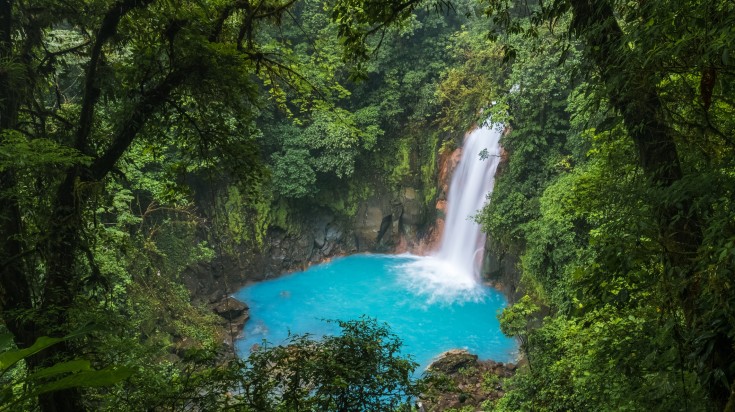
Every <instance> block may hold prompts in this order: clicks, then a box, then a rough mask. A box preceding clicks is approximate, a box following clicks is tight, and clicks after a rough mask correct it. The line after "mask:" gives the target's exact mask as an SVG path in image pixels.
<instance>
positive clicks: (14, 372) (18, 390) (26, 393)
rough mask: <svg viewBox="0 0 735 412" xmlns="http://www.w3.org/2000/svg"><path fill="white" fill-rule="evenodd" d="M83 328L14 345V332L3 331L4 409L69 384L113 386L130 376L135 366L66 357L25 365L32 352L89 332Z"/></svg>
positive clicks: (0, 393) (0, 394) (0, 399)
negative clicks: (31, 368)
mask: <svg viewBox="0 0 735 412" xmlns="http://www.w3.org/2000/svg"><path fill="white" fill-rule="evenodd" d="M85 333H86V331H84V330H80V331H78V332H76V333H74V334H71V335H68V336H65V337H62V338H51V337H47V336H42V337H40V338H38V339H37V340H36V341H35V342H34V343H33V345H31V346H29V347H27V348H23V349H20V348H13V347H12V346H13V345H12V344H13V335H12V334H10V333H8V332H6V331H3V332H2V334H0V349H1V350H2V352H0V383H2V387H3V389H2V390H0V411H15V410H19V409H25V408H29V407H31V405H33V401H34V400H35V399H36V398H37V397H38V396H39V395H42V394H45V393H50V392H55V391H60V390H63V389H69V388H81V387H96V386H109V385H112V384H115V383H117V382H120V381H122V380H124V379H127V378H128V377H130V376H131V375H132V374H133V370H132V369H131V368H127V367H119V366H108V367H105V368H103V369H93V368H92V366H91V363H90V361H89V360H86V359H75V360H71V361H62V362H58V363H55V364H53V365H51V366H47V367H43V368H38V369H36V370H35V371H28V370H27V368H25V367H23V365H24V364H25V360H26V359H27V358H29V357H30V356H33V355H36V354H37V353H39V352H41V351H43V350H45V349H48V348H49V347H51V346H53V345H57V344H60V343H62V342H65V341H67V340H69V339H73V338H76V337H78V336H79V335H83V334H85Z"/></svg>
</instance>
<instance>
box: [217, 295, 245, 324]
mask: <svg viewBox="0 0 735 412" xmlns="http://www.w3.org/2000/svg"><path fill="white" fill-rule="evenodd" d="M212 310H213V311H214V313H216V314H218V315H220V316H221V317H223V318H225V319H227V320H235V319H237V318H239V317H241V316H242V315H244V314H245V313H246V312H247V311H248V310H249V308H248V305H246V304H244V303H242V302H240V301H239V300H237V299H235V298H233V297H227V298H225V299H223V300H221V301H220V302H218V303H217V304H216V305H215V306H214V307H213V308H212Z"/></svg>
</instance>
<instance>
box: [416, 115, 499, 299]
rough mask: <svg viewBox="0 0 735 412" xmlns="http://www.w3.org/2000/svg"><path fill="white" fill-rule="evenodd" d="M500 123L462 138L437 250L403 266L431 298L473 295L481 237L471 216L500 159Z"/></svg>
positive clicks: (478, 207) (475, 294)
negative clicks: (460, 152) (459, 157)
mask: <svg viewBox="0 0 735 412" xmlns="http://www.w3.org/2000/svg"><path fill="white" fill-rule="evenodd" d="M500 135H501V130H500V127H499V126H498V125H493V124H490V125H483V126H482V127H479V128H477V129H475V130H474V131H472V132H471V133H469V134H468V135H467V136H465V141H464V144H463V146H462V157H461V159H460V161H459V164H458V165H457V168H456V169H455V170H454V174H453V176H452V181H451V182H450V185H449V195H448V197H447V216H446V219H445V224H444V233H443V234H442V238H441V242H440V247H439V250H438V251H437V252H436V253H435V254H434V255H432V256H427V257H425V258H421V259H418V260H416V261H414V262H411V263H409V264H407V265H406V266H405V267H404V269H405V271H406V273H408V274H409V278H408V279H409V280H408V281H407V282H412V283H413V284H414V289H416V290H417V291H418V292H420V293H424V294H427V295H429V296H430V297H431V299H430V300H434V299H444V300H456V299H458V298H460V299H476V298H479V297H480V295H481V290H480V288H479V285H480V284H479V278H480V273H479V272H480V267H481V264H482V257H483V249H484V247H485V236H484V235H483V233H482V231H481V227H480V225H479V224H478V223H477V222H475V220H474V216H475V215H476V214H477V213H478V212H479V211H480V210H481V209H482V207H483V206H484V205H485V202H486V201H487V197H488V194H489V193H490V192H491V191H492V188H493V183H494V181H495V171H496V170H497V168H498V164H499V163H500V143H499V141H500ZM481 153H482V155H481Z"/></svg>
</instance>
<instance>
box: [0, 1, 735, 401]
mask: <svg viewBox="0 0 735 412" xmlns="http://www.w3.org/2000/svg"><path fill="white" fill-rule="evenodd" d="M733 8H735V5H733V4H732V3H731V2H726V1H723V0H667V1H658V2H628V1H622V0H552V1H548V2H546V1H538V2H536V1H530V2H513V1H510V0H482V1H480V2H474V1H468V0H463V1H453V2H452V1H428V0H427V1H418V0H404V1H384V0H360V1H358V0H334V1H314V0H302V1H296V0H285V1H281V0H259V1H254V2H253V1H240V0H237V1H235V0H207V1H197V2H193V1H188V0H172V1H167V2H161V1H158V0H117V1H111V0H92V1H90V0H84V1H79V0H71V1H58V0H31V1H28V0H0V243H1V247H0V321H1V322H0V323H1V324H2V326H0V410H13V411H14V410H43V411H80V410H114V411H119V410H162V411H163V410H226V409H233V410H354V409H353V408H354V407H355V406H354V405H355V403H354V402H357V403H359V404H361V405H374V407H372V409H371V408H368V407H367V406H364V407H365V408H367V410H395V409H397V408H400V407H408V406H406V402H404V401H405V399H406V396H408V397H410V395H412V394H415V393H416V392H417V391H418V389H417V387H416V386H415V382H413V381H411V380H410V379H408V376H409V375H410V373H411V371H412V370H413V368H414V367H415V365H413V364H412V362H411V361H410V360H409V359H402V358H396V357H395V356H394V355H395V353H396V345H398V344H399V342H398V341H397V340H396V339H394V337H393V336H392V335H391V334H390V332H389V331H388V330H387V329H385V327H384V326H382V325H379V324H377V323H375V322H373V321H371V320H363V321H362V322H357V323H349V322H348V323H340V326H342V328H343V330H344V331H345V334H344V335H343V337H342V338H339V337H336V338H328V339H326V340H323V341H320V342H319V343H316V342H311V341H308V339H306V338H301V337H294V340H293V343H294V346H293V347H294V348H298V347H300V348H302V350H300V351H299V350H296V351H295V352H289V350H288V349H284V348H272V349H271V350H264V351H262V352H256V355H254V357H253V358H252V359H251V361H252V362H255V363H257V362H263V364H268V365H274V364H276V365H281V366H279V367H277V368H274V369H271V373H270V374H269V373H266V372H265V371H266V370H267V368H265V367H263V368H255V369H253V368H249V367H248V365H252V364H253V363H250V364H248V363H243V361H241V360H238V359H237V358H236V357H233V356H227V354H225V353H223V349H222V345H221V341H222V337H221V336H220V334H221V330H220V328H219V327H218V326H217V319H215V315H214V314H213V313H211V312H210V311H209V310H208V309H207V308H205V307H202V306H199V305H196V304H193V303H192V300H191V296H190V294H189V291H188V290H187V289H186V288H185V287H184V286H183V284H182V282H181V276H182V273H183V271H185V270H186V269H187V268H188V267H190V266H191V265H195V264H197V263H201V262H210V261H213V260H215V259H219V258H221V257H223V256H225V255H228V254H235V253H238V251H242V250H251V251H257V250H258V248H260V247H262V244H263V242H264V238H265V236H266V234H267V231H268V229H269V228H271V227H276V226H277V227H280V228H282V229H284V230H298V220H299V216H300V214H304V213H308V212H309V210H313V208H327V209H329V210H331V211H332V212H333V213H335V214H341V215H344V216H350V215H351V214H354V213H355V209H354V207H355V204H356V201H357V200H360V199H364V198H366V197H367V196H369V195H370V193H371V192H372V191H374V190H375V188H376V187H398V186H400V185H401V184H404V183H406V182H407V181H411V182H412V184H419V185H421V186H422V187H424V188H425V191H424V197H425V199H424V201H425V202H426V203H427V204H430V203H431V202H433V201H434V200H435V197H436V193H435V192H433V191H432V190H431V187H432V185H435V180H434V179H435V174H436V153H437V152H438V150H439V148H440V147H441V146H442V145H443V144H447V142H449V143H451V142H452V141H454V142H456V141H458V139H460V138H461V135H462V133H463V132H464V131H465V130H467V129H468V128H470V127H472V125H473V124H476V123H477V122H483V121H485V120H487V118H488V117H492V120H493V121H495V122H502V123H504V124H505V125H506V126H507V133H506V134H505V136H504V138H503V141H502V145H503V147H504V150H505V152H506V154H505V158H506V160H505V162H504V164H503V166H502V170H501V171H500V175H499V177H498V179H497V183H496V188H495V191H494V193H493V195H492V199H491V203H490V204H489V206H487V207H486V208H485V210H483V211H482V212H481V213H480V214H479V215H478V220H479V221H480V222H481V223H482V224H483V227H484V228H485V230H486V231H487V232H488V233H490V234H491V235H492V236H491V237H492V242H491V244H490V248H491V250H492V251H493V253H495V254H497V255H499V256H505V257H507V258H508V259H517V262H516V268H517V271H518V273H519V274H520V279H521V281H520V289H519V292H520V294H521V295H522V297H521V298H520V299H518V301H517V302H516V303H515V304H514V305H512V306H510V307H509V308H508V309H506V310H505V311H504V312H503V314H502V315H500V316H501V324H502V327H503V330H504V332H505V333H507V334H509V335H511V336H516V337H518V338H519V341H520V342H521V350H522V352H523V356H524V358H525V361H526V366H524V367H523V368H521V370H520V371H519V372H518V373H517V374H516V376H515V377H514V378H512V379H511V380H509V381H507V382H506V383H505V387H504V390H505V392H506V393H505V396H504V397H503V398H501V399H500V400H499V401H498V402H497V403H496V404H494V405H491V406H492V407H493V408H495V409H496V410H503V411H505V410H508V411H516V410H543V411H546V410H549V411H551V410H579V411H589V410H611V411H612V410H615V411H618V410H665V411H673V410H727V411H733V410H735V293H733V292H734V291H733V281H734V280H735V274H734V273H733V270H735V193H734V191H735V165H734V164H733V162H734V161H735V160H734V159H735V156H733V154H734V153H733V151H734V149H735V140H734V139H735V129H734V127H735V90H733V84H735V83H734V82H733V76H734V75H735V69H734V66H733V63H732V61H731V54H732V52H733V44H735V10H733ZM412 162H413V163H412ZM416 164H418V167H416ZM416 171H420V172H416ZM494 315H495V314H488V316H494ZM340 339H345V340H340ZM348 343H349V345H353V348H357V349H355V350H358V349H359V348H363V349H360V350H364V349H365V348H368V349H369V351H371V352H370V353H371V354H372V355H374V356H373V357H367V358H362V360H363V361H370V360H374V361H375V362H374V363H370V362H365V363H363V364H360V365H357V366H355V367H354V368H353V369H354V370H358V371H360V372H361V373H363V374H362V375H359V374H350V373H349V371H347V370H340V369H339V368H338V365H332V366H334V367H333V368H323V366H324V365H325V363H326V362H325V359H327V360H328V359H333V357H330V356H329V355H330V354H334V356H337V355H338V354H339V356H345V357H346V358H351V357H352V358H353V360H356V359H354V357H355V353H357V352H354V351H349V350H348V351H346V352H344V351H342V349H343V348H344V347H345V345H347V346H349V345H348ZM363 344H365V345H366V346H364V347H363V346H361V345H363ZM341 351H342V352H341ZM294 353H296V354H303V358H298V356H297V355H295V354H294ZM325 356H326V358H325ZM294 359H296V363H292V362H293V361H294ZM358 360H359V359H358ZM279 362H282V363H280V364H279ZM298 362H303V363H301V364H300V363H298ZM291 365H300V366H298V368H296V369H289V368H290V366H291ZM383 367H387V368H388V369H387V371H386V369H381V368H383ZM294 371H304V372H305V373H308V374H309V375H308V377H306V378H303V377H299V376H298V373H296V374H294V373H293V372H294ZM278 373H282V374H285V375H280V376H281V378H283V376H286V375H287V376H289V379H291V380H284V379H281V380H276V381H274V380H273V379H274V376H276V375H274V374H278ZM358 375H359V376H358ZM383 377H385V379H388V381H384V380H382V379H383ZM294 379H295V380H294ZM300 379H306V380H300ZM351 379H356V380H351ZM284 382H287V383H284ZM293 382H296V384H293V385H292V384H291V383H293ZM298 382H306V383H304V384H298ZM355 382H357V383H355ZM373 384H375V385H378V384H380V385H378V386H374V387H376V388H378V389H376V391H375V392H373V393H374V395H373V398H371V399H368V398H365V397H362V398H360V397H359V396H358V397H357V398H355V396H356V394H357V395H359V393H357V392H352V391H347V392H345V391H344V388H352V389H354V388H365V387H373V386H370V385H373ZM279 385H282V386H279ZM248 388H251V389H253V391H249V390H248ZM304 388H311V389H313V390H304ZM314 388H322V389H323V392H322V391H321V390H322V389H319V390H316V389H314ZM382 390H385V391H384V392H381V391H382ZM386 391H387V392H386ZM320 394H321V395H320ZM375 394H376V395H375ZM386 394H396V396H398V397H399V398H395V399H396V400H395V402H393V401H392V400H387V398H386V396H387V395H386ZM315 395H320V396H315ZM355 399H358V400H357V401H355ZM391 399H392V398H391ZM401 399H402V400H401ZM370 402H375V403H374V404H371V403H370ZM263 408H266V409H263ZM269 408H270V409H269Z"/></svg>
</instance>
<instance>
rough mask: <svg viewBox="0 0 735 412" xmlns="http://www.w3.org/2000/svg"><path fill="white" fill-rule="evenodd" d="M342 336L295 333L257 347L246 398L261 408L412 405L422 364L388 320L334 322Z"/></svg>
mask: <svg viewBox="0 0 735 412" xmlns="http://www.w3.org/2000/svg"><path fill="white" fill-rule="evenodd" d="M333 322H335V323H337V324H338V325H339V327H340V328H341V329H342V333H341V334H339V335H336V336H325V337H323V338H322V339H321V340H315V339H313V338H312V337H311V336H309V335H304V336H301V335H295V336H291V337H290V338H289V343H288V345H285V346H275V347H268V346H265V345H264V346H263V347H261V348H259V349H257V350H255V351H254V352H253V353H252V354H251V355H250V357H249V358H248V361H247V367H246V368H245V369H244V376H243V378H244V379H243V381H244V384H243V391H242V398H243V399H242V400H243V402H244V403H245V404H246V405H247V407H249V408H252V410H258V411H263V412H267V411H279V410H288V411H309V410H318V411H399V410H407V411H408V410H411V406H410V405H411V399H412V398H414V397H415V396H417V395H418V393H419V389H418V382H417V381H415V380H414V379H413V378H412V374H413V371H414V370H415V369H416V366H418V364H417V363H416V362H414V361H413V360H412V359H411V358H410V357H403V356H401V355H400V353H399V351H400V348H401V344H402V342H401V340H400V339H399V338H398V337H397V336H396V335H394V334H393V333H392V332H391V331H390V329H389V327H388V325H387V324H385V323H382V324H381V323H378V322H377V321H376V320H375V319H372V318H367V317H362V318H361V319H359V320H351V321H339V320H337V321H333Z"/></svg>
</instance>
